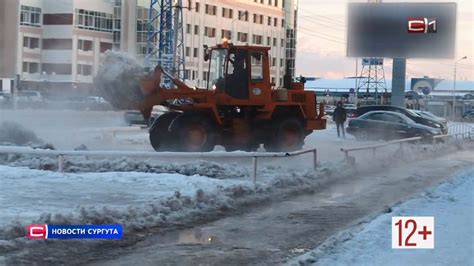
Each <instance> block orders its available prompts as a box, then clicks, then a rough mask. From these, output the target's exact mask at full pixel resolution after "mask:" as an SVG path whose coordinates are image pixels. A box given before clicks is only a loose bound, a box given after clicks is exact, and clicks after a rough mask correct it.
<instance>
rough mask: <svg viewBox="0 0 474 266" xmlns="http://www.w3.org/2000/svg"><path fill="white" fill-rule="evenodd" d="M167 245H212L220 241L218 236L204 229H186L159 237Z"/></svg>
mask: <svg viewBox="0 0 474 266" xmlns="http://www.w3.org/2000/svg"><path fill="white" fill-rule="evenodd" d="M158 239H160V240H159V242H161V243H163V244H166V245H210V244H216V243H220V241H219V240H218V238H217V237H216V236H214V235H212V234H211V233H209V232H206V231H204V230H202V229H185V230H180V231H174V232H169V233H166V234H164V235H161V236H159V237H158Z"/></svg>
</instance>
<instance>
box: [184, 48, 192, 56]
mask: <svg viewBox="0 0 474 266" xmlns="http://www.w3.org/2000/svg"><path fill="white" fill-rule="evenodd" d="M185 55H186V57H189V56H190V55H191V48H190V47H186V49H185Z"/></svg>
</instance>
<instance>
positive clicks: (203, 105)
mask: <svg viewBox="0 0 474 266" xmlns="http://www.w3.org/2000/svg"><path fill="white" fill-rule="evenodd" d="M269 50H270V48H268V47H260V46H234V45H232V44H227V43H224V44H220V45H217V46H215V47H212V48H210V49H205V60H206V61H208V63H209V70H208V76H207V77H206V78H207V79H206V81H207V88H191V87H189V86H187V85H186V84H185V83H184V82H182V81H180V80H178V79H175V78H174V77H172V76H171V75H170V74H169V73H166V72H165V71H163V70H162V69H161V68H160V67H159V66H158V67H156V68H155V69H154V72H153V73H152V74H150V75H148V76H146V77H145V78H143V79H141V81H140V89H141V91H142V92H143V93H144V95H145V96H144V97H143V99H142V100H140V101H136V102H131V103H130V106H129V107H130V108H134V109H137V110H140V111H141V113H142V114H143V116H144V117H145V119H149V118H150V115H151V110H152V108H153V106H154V105H164V106H167V107H168V108H169V110H170V111H169V112H167V113H165V114H163V115H161V116H159V117H158V118H156V119H155V120H154V122H153V123H152V124H151V125H150V129H149V133H150V142H151V145H152V146H153V148H154V149H155V150H156V151H186V152H191V151H200V152H205V151H211V150H212V149H213V148H214V146H215V145H222V146H224V147H225V149H226V150H227V151H233V150H245V151H253V150H256V149H257V148H258V147H259V145H260V144H263V145H264V147H265V150H266V151H294V150H298V149H301V148H302V146H303V144H304V139H305V137H306V136H307V135H308V134H310V133H311V132H313V130H318V129H325V128H326V120H325V119H324V118H323V116H324V106H323V104H320V106H319V110H317V102H316V93H315V92H313V91H305V90H304V84H303V83H299V82H292V79H291V77H288V75H286V76H285V82H284V83H285V84H284V88H274V87H275V85H274V84H272V83H271V82H270V67H269V62H270V58H269V56H268V51H269ZM163 75H165V76H167V77H168V78H169V79H171V80H172V82H173V84H174V88H171V89H165V88H162V87H160V84H161V79H162V76H163ZM178 103H179V104H178Z"/></svg>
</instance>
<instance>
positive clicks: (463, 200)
mask: <svg viewBox="0 0 474 266" xmlns="http://www.w3.org/2000/svg"><path fill="white" fill-rule="evenodd" d="M393 216H433V217H434V219H435V236H434V239H435V240H434V243H435V248H434V249H425V250H410V251H409V250H400V249H392V248H391V244H392V243H391V231H390V229H389V228H390V224H391V222H392V221H391V220H392V217H393ZM473 252H474V168H473V169H471V170H468V171H466V172H464V173H461V174H459V175H458V176H456V177H454V178H453V179H451V180H448V181H447V182H446V183H443V184H441V185H440V186H438V187H436V188H434V189H433V190H430V191H428V192H426V193H423V194H422V195H420V196H417V197H415V198H414V199H411V200H408V201H406V202H403V203H402V204H400V205H398V206H395V207H394V208H393V209H392V212H390V213H384V214H382V215H380V216H379V217H377V218H376V219H374V220H372V221H370V222H369V223H367V224H364V225H361V226H357V227H355V228H351V229H349V230H346V231H343V232H340V233H338V234H336V235H335V236H334V237H331V238H329V239H328V240H326V241H325V242H324V243H323V244H322V245H321V246H319V247H318V248H316V249H315V250H313V251H311V252H308V253H307V254H304V255H302V256H300V257H297V258H295V259H293V260H292V261H291V262H290V263H289V264H291V265H295V266H296V265H301V264H304V265H309V264H311V265H315V266H317V265H321V266H324V265H335V266H339V265H341V266H342V265H367V266H369V265H374V266H376V265H390V266H397V265H474V257H473V256H472V254H473ZM312 262H314V263H312Z"/></svg>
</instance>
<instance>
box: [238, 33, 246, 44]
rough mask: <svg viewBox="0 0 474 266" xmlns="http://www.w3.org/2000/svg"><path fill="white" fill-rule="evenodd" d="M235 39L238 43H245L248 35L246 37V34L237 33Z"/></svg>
mask: <svg viewBox="0 0 474 266" xmlns="http://www.w3.org/2000/svg"><path fill="white" fill-rule="evenodd" d="M237 39H238V41H239V42H247V40H248V35H247V33H244V32H239V33H237Z"/></svg>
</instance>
